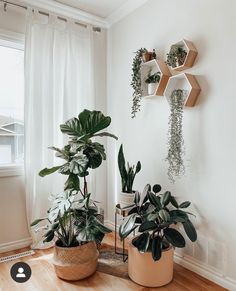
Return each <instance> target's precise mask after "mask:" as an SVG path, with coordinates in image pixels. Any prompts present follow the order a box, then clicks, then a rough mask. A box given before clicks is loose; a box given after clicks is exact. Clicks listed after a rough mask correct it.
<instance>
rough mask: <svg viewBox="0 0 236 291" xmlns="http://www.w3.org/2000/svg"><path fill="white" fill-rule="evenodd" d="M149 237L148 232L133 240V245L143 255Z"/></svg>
mask: <svg viewBox="0 0 236 291" xmlns="http://www.w3.org/2000/svg"><path fill="white" fill-rule="evenodd" d="M149 241H150V235H149V233H148V232H145V233H142V234H141V235H139V236H138V237H137V238H135V239H134V240H133V245H134V246H135V247H136V248H137V249H138V250H139V251H140V252H141V253H145V252H146V251H147V249H148V246H149Z"/></svg>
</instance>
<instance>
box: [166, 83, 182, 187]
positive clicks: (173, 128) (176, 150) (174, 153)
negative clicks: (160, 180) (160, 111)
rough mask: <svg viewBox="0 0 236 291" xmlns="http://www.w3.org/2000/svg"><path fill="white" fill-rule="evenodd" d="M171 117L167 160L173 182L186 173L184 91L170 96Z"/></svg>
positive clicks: (178, 91) (179, 90)
mask: <svg viewBox="0 0 236 291" xmlns="http://www.w3.org/2000/svg"><path fill="white" fill-rule="evenodd" d="M169 103H170V116H169V130H168V141H167V144H168V154H167V157H166V160H167V162H168V164H169V166H168V172H167V174H168V177H169V179H170V181H171V182H175V178H178V177H181V175H183V174H184V173H185V166H184V158H183V156H184V138H183V106H184V90H182V89H176V90H173V92H172V93H171V96H170V100H169Z"/></svg>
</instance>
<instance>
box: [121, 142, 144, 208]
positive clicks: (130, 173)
mask: <svg viewBox="0 0 236 291" xmlns="http://www.w3.org/2000/svg"><path fill="white" fill-rule="evenodd" d="M118 167H119V171H120V176H121V184H122V192H121V193H120V196H119V204H120V207H121V208H124V207H127V206H130V205H131V204H133V203H134V196H135V191H134V190H133V183H134V179H135V176H136V174H137V173H138V172H140V170H141V163H140V161H138V162H137V165H136V167H135V166H134V165H133V166H130V164H129V163H128V162H127V166H126V162H125V157H124V152H123V145H121V146H120V149H119V153H118Z"/></svg>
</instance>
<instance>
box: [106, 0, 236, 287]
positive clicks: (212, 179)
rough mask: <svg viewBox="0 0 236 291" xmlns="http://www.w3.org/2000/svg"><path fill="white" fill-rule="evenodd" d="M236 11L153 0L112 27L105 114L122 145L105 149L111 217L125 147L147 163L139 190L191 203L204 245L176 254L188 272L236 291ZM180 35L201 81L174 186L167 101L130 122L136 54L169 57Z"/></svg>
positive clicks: (226, 4) (154, 102)
mask: <svg viewBox="0 0 236 291" xmlns="http://www.w3.org/2000/svg"><path fill="white" fill-rule="evenodd" d="M235 11H236V2H235V1H234V0H228V1H223V0H208V1H206V0H198V1H195V0H149V1H147V3H146V4H145V5H144V6H142V7H140V8H139V9H137V10H135V11H134V12H133V13H132V14H130V15H128V16H127V17H125V18H124V19H122V20H121V21H120V22H118V23H116V24H114V25H113V26H112V27H111V28H110V30H109V33H108V85H109V86H108V96H107V99H108V100H107V110H108V114H109V115H110V116H111V117H112V131H113V132H114V133H115V134H117V135H118V136H119V142H118V143H114V142H109V144H108V151H109V167H108V205H109V208H108V219H109V220H111V221H113V213H114V205H115V198H114V197H115V196H116V195H117V193H118V191H120V177H119V173H118V168H117V151H118V148H119V145H120V143H123V144H124V151H125V156H126V158H127V159H128V160H129V161H130V162H133V163H136V162H137V161H138V160H140V161H141V163H142V171H141V173H139V174H138V176H137V178H136V181H135V188H136V189H139V190H141V189H142V188H143V187H144V185H145V184H146V183H151V184H154V183H160V184H161V185H162V186H163V189H164V190H166V189H169V190H171V191H172V194H174V195H176V196H177V197H178V198H179V199H180V200H190V201H192V202H193V204H194V207H193V209H192V210H193V211H194V212H195V213H196V215H197V219H196V220H195V221H194V223H195V225H196V227H197V231H198V235H199V240H198V242H197V243H196V244H195V245H194V246H193V245H192V244H190V243H189V244H188V247H187V248H186V249H184V250H183V253H182V252H181V251H179V252H178V254H179V255H183V254H184V255H185V263H186V262H187V260H190V265H189V266H190V267H192V268H194V267H195V268H196V270H197V271H201V269H202V273H204V275H206V276H208V277H212V278H213V279H215V280H217V281H218V282H220V283H222V284H228V285H227V286H231V288H234V287H235V290H236V285H233V283H235V282H236V281H233V280H236V271H235V270H236V249H235V245H236V227H235V204H236V196H235V184H234V183H235V180H236V172H235V164H236V155H235V148H236V123H235V121H234V119H235V118H234V117H235V108H236V96H235V94H236V93H235V88H234V85H235V74H234V68H235V66H236V58H235V51H236V36H235ZM182 38H186V39H189V40H192V41H193V42H194V44H195V46H196V48H197V49H198V52H199V55H198V58H197V60H196V63H195V65H194V67H193V68H192V69H190V70H188V72H190V73H193V74H195V75H196V76H197V79H198V81H199V84H200V86H201V88H202V93H201V95H200V96H199V101H198V103H197V105H196V106H195V107H193V108H185V109H184V138H185V145H186V164H187V173H186V176H185V177H183V178H182V179H181V180H179V181H177V182H176V184H174V185H172V184H171V183H170V182H169V181H168V178H167V174H166V172H167V164H166V162H165V161H164V160H165V157H166V155H167V145H166V143H167V130H168V116H169V106H168V104H167V102H166V100H165V99H164V97H156V98H153V99H149V100H143V101H142V108H141V112H140V113H138V115H137V118H135V119H133V120H132V119H131V114H130V112H131V100H132V89H131V86H130V80H131V64H132V58H133V56H134V54H133V52H135V51H136V50H137V49H139V48H141V47H146V48H148V49H152V48H156V49H157V54H158V56H159V57H161V58H165V56H166V53H167V51H168V49H169V46H170V45H171V44H172V43H174V42H177V41H179V40H181V39H182ZM187 255H188V256H187ZM180 258H181V257H180ZM198 264H200V265H198ZM198 266H200V268H199V267H198ZM231 283H232V284H231ZM232 286H233V287H232ZM232 290H233V289H232Z"/></svg>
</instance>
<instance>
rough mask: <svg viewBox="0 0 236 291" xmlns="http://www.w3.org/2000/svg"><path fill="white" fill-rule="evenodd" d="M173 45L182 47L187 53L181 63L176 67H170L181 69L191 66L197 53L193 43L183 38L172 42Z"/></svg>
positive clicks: (175, 69) (176, 69)
mask: <svg viewBox="0 0 236 291" xmlns="http://www.w3.org/2000/svg"><path fill="white" fill-rule="evenodd" d="M173 45H176V46H178V47H181V48H183V49H184V50H185V51H186V52H187V55H186V57H185V60H184V63H183V64H182V65H180V66H177V67H171V69H172V70H174V71H183V70H186V69H189V68H191V67H192V66H193V64H194V61H195V59H196V57H197V54H198V52H197V49H196V48H195V46H194V44H193V43H192V42H191V41H189V40H186V39H183V40H181V41H179V42H177V43H174V44H173Z"/></svg>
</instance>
